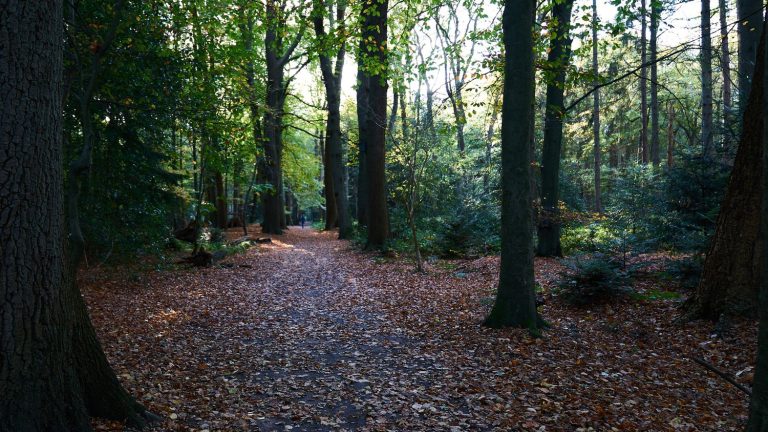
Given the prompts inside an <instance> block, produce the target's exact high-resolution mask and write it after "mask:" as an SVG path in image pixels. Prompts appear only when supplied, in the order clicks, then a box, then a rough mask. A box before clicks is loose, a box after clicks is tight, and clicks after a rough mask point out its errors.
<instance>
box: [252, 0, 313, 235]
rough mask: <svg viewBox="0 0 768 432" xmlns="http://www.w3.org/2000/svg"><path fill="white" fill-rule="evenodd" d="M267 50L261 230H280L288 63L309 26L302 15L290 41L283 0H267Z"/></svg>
mask: <svg viewBox="0 0 768 432" xmlns="http://www.w3.org/2000/svg"><path fill="white" fill-rule="evenodd" d="M265 12H266V16H265V23H264V25H265V26H266V33H265V37H264V52H265V57H266V63H267V100H266V108H265V110H264V160H265V169H266V172H265V174H266V178H267V182H268V184H269V185H270V186H271V190H270V191H268V192H267V193H265V195H264V200H263V204H262V205H263V212H264V217H263V221H262V225H261V229H262V232H265V233H271V234H281V233H282V232H283V221H284V218H285V205H284V203H283V171H282V159H283V109H284V108H285V98H286V95H287V85H286V80H285V67H286V65H287V64H288V62H289V61H291V59H292V56H293V53H294V51H295V50H296V47H297V46H298V45H299V42H300V41H301V38H302V37H303V36H304V31H305V29H306V26H305V25H304V24H305V23H304V22H303V19H302V20H301V22H299V23H298V24H299V29H298V31H296V32H295V33H294V35H293V38H292V39H291V40H290V42H288V41H286V40H285V39H284V37H285V35H286V34H287V33H288V17H287V15H288V14H287V13H286V5H285V4H284V3H283V2H282V1H281V0H267V1H266V8H265Z"/></svg>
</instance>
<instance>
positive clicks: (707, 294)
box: [687, 53, 764, 320]
mask: <svg viewBox="0 0 768 432" xmlns="http://www.w3.org/2000/svg"><path fill="white" fill-rule="evenodd" d="M754 77H755V81H754V83H753V86H752V93H751V94H750V95H749V102H748V103H747V109H746V110H745V111H744V120H743V123H744V129H743V133H742V136H741V140H740V142H739V150H738V152H737V153H736V159H735V161H734V166H733V172H732V173H731V178H730V180H729V181H728V190H727V191H726V194H725V199H724V200H723V204H722V206H721V208H720V214H719V215H718V217H717V228H716V231H715V234H714V236H713V238H712V242H711V244H710V247H709V250H708V251H707V255H706V259H705V261H704V267H703V269H702V274H701V280H700V282H699V286H698V288H697V291H696V295H695V296H694V297H693V298H692V299H691V300H690V301H689V303H688V309H689V310H688V312H687V314H688V317H690V318H706V319H712V320H715V319H718V318H719V317H720V315H721V314H723V313H726V314H747V315H752V314H754V312H755V310H756V305H757V293H758V289H757V287H758V286H759V283H760V279H759V278H760V262H761V261H760V260H761V256H762V254H761V249H760V244H759V242H758V241H757V239H758V232H759V226H760V220H761V217H760V209H761V207H760V206H761V196H760V193H761V188H762V171H761V163H762V158H763V148H762V134H763V118H762V113H761V106H762V102H763V91H764V89H763V83H762V77H763V64H762V53H760V55H759V58H758V67H757V70H756V71H755V73H754Z"/></svg>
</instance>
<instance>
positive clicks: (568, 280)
mask: <svg viewBox="0 0 768 432" xmlns="http://www.w3.org/2000/svg"><path fill="white" fill-rule="evenodd" d="M564 264H565V265H566V267H568V271H566V272H564V273H563V274H562V279H561V280H560V282H559V284H558V288H557V291H558V295H559V296H560V297H562V298H563V299H565V300H566V301H567V302H569V303H571V304H575V305H579V306H584V305H589V304H596V303H602V302H606V301H610V300H613V299H616V298H617V297H623V296H624V295H626V294H629V293H630V292H631V289H630V282H631V278H630V276H629V274H628V273H627V272H625V271H623V270H622V269H621V266H620V264H619V263H617V262H616V261H613V260H611V259H609V258H607V257H606V256H604V255H601V254H597V255H594V256H592V257H590V258H587V259H579V258H575V259H571V260H564Z"/></svg>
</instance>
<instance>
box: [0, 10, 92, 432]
mask: <svg viewBox="0 0 768 432" xmlns="http://www.w3.org/2000/svg"><path fill="white" fill-rule="evenodd" d="M20 3H22V2H18V1H10V2H9V1H2V2H0V8H2V10H3V11H4V12H3V13H2V14H0V70H2V71H3V72H2V73H0V93H2V95H3V103H2V104H0V134H1V135H2V136H3V137H4V141H3V151H2V153H1V154H0V179H2V181H0V227H1V228H2V229H0V249H2V250H3V251H13V253H3V254H0V260H2V268H3V271H2V272H0V315H1V316H2V317H3V319H2V321H1V322H0V413H2V415H0V430H3V431H22V432H26V431H49V430H53V431H67V430H89V429H90V426H89V424H88V423H89V421H88V416H87V414H86V410H85V405H84V402H83V399H82V396H81V392H80V385H79V382H78V377H77V374H76V371H75V370H73V368H72V366H71V363H70V361H71V358H72V345H71V341H72V336H73V327H72V323H71V322H70V321H68V320H67V318H68V317H67V315H66V312H65V311H66V293H65V284H64V280H63V278H62V276H63V275H64V273H65V265H66V264H65V258H64V253H63V252H64V237H65V228H64V217H63V208H64V207H63V205H64V203H63V200H62V197H63V193H62V192H63V191H62V182H61V179H62V169H61V164H62V141H61V136H62V117H61V102H62V101H61V98H62V94H61V84H62V74H63V71H62V41H63V35H62V32H61V29H62V25H61V23H62V2H61V1H52V2H40V3H30V4H26V3H25V4H20ZM11 49H12V50H13V52H11V51H10V50H11ZM30 125H34V127H29V126H30ZM30 224H33V225H34V226H33V227H32V226H30ZM30 228H32V229H30Z"/></svg>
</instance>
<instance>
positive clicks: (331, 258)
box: [82, 227, 755, 431]
mask: <svg viewBox="0 0 768 432" xmlns="http://www.w3.org/2000/svg"><path fill="white" fill-rule="evenodd" d="M274 240H275V241H274V242H273V244H269V245H262V246H260V247H259V248H254V249H251V250H248V251H247V252H245V253H243V254H240V255H237V256H234V257H230V258H227V259H226V260H224V262H223V264H224V265H217V266H214V267H212V268H209V269H203V270H200V269H178V268H175V269H170V270H169V269H165V270H162V271H144V272H140V271H131V272H128V271H122V272H120V271H117V270H115V271H107V270H104V269H100V270H93V271H86V272H84V274H83V276H82V278H83V282H84V284H85V286H86V289H85V294H86V297H87V299H88V302H89V305H90V308H91V313H92V316H93V320H94V323H95V325H96V326H97V328H98V330H99V333H100V337H101V339H102V341H103V342H104V345H105V350H106V352H107V355H108V356H109V358H110V361H111V362H112V364H113V366H114V367H115V369H116V370H117V372H118V374H119V376H120V378H121V380H122V381H123V382H124V383H125V385H126V386H127V387H128V389H129V390H130V391H131V392H132V393H133V394H134V395H136V396H137V397H138V398H139V399H140V400H141V401H142V402H144V403H146V404H147V405H148V406H149V407H150V408H151V409H152V410H153V411H155V412H157V413H160V414H162V415H163V416H165V420H164V422H163V423H162V424H159V425H157V426H155V428H154V430H158V431H161V430H162V431H176V430H178V431H193V430H194V431H202V430H209V431H239V430H243V431H247V430H253V431H258V430H263V431H282V430H294V431H298V430H306V431H336V430H399V431H406V430H408V431H410V430H446V431H459V430H504V431H507V430H547V431H551V430H591V429H588V428H589V427H593V428H594V429H595V430H611V429H610V427H615V428H617V429H616V430H712V431H714V430H718V431H725V430H738V429H739V428H741V427H742V425H743V422H744V419H745V417H744V416H745V414H746V407H747V399H746V398H745V397H744V396H743V395H742V394H740V393H739V392H738V391H736V390H734V389H733V388H731V387H728V385H727V384H724V383H723V382H722V381H720V380H719V379H718V378H715V377H713V376H711V375H708V374H707V373H706V372H705V371H703V370H701V369H700V368H698V367H697V366H695V365H693V364H692V363H691V362H690V361H688V360H686V356H688V355H697V356H700V357H704V358H706V359H708V360H709V361H712V362H714V363H716V364H718V366H720V367H722V368H723V369H726V370H729V371H732V372H736V371H742V372H743V374H742V375H748V374H749V364H750V363H751V362H752V358H751V356H752V355H753V351H752V350H750V349H749V348H750V347H754V346H755V343H754V336H755V334H754V328H753V326H750V325H749V324H746V323H742V324H740V323H736V324H734V326H735V328H733V329H732V330H731V331H732V332H741V333H744V334H742V335H739V337H740V339H738V341H741V343H737V339H735V338H734V339H730V338H729V337H727V336H726V337H724V338H713V337H712V336H711V335H710V333H711V331H712V328H711V326H710V325H709V324H704V323H693V324H689V325H685V326H674V325H672V324H670V323H669V319H668V318H669V317H670V316H671V315H672V314H673V313H674V310H675V309H674V308H675V306H676V304H675V303H672V302H667V301H658V302H629V303H627V304H624V305H613V306H605V307H600V306H598V307H596V308H593V309H592V310H582V309H573V308H570V307H567V306H565V305H563V304H561V303H560V302H559V301H558V300H557V299H556V298H554V297H553V296H551V295H549V294H545V299H546V300H547V304H546V305H545V306H544V307H543V313H544V315H545V316H546V317H547V319H549V320H550V321H551V322H552V324H553V327H552V329H551V330H548V331H547V332H546V333H545V337H544V338H543V339H538V340H534V339H531V338H530V337H528V336H527V335H526V334H525V332H523V331H520V330H502V331H494V330H488V329H483V328H481V327H480V326H479V322H480V321H481V320H482V318H483V316H484V315H485V314H486V313H487V311H488V308H489V305H490V299H491V296H492V295H493V292H492V289H493V286H494V284H495V280H496V274H497V272H498V261H497V259H495V258H482V259H479V260H474V261H455V262H438V263H436V264H433V265H432V266H431V267H430V271H429V273H428V274H427V275H420V274H415V273H413V271H412V266H411V265H410V264H408V263H407V262H405V261H404V260H402V259H398V260H391V259H388V258H384V257H381V256H378V255H372V254H363V253H361V252H359V251H356V250H354V249H352V248H351V247H350V245H349V244H348V243H347V242H342V241H338V240H335V239H334V234H333V233H318V232H316V231H313V230H310V229H304V230H301V229H300V228H298V227H294V228H292V229H291V230H290V231H288V233H287V234H285V235H283V236H275V237H274ZM558 270H559V267H558V265H557V263H556V262H555V261H549V260H543V261H537V279H538V280H539V281H540V282H541V283H542V284H543V285H544V286H548V285H549V284H550V282H551V281H552V279H553V278H554V277H555V276H556V273H557V271H558ZM740 376H741V375H740ZM742 378H744V377H743V376H742ZM94 426H95V427H96V428H97V429H99V430H120V425H119V424H117V423H109V422H104V421H100V420H97V421H95V423H94ZM580 427H582V428H584V429H578V428H580Z"/></svg>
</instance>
